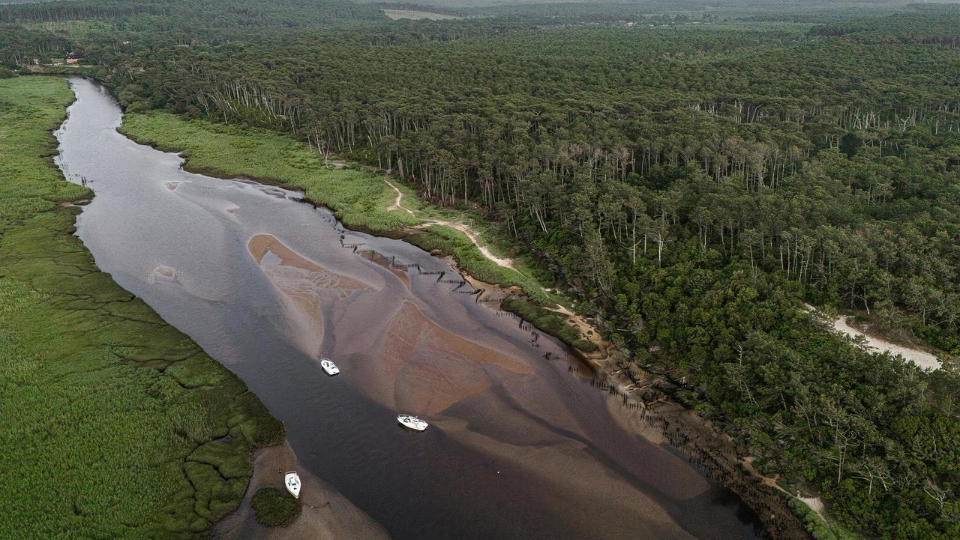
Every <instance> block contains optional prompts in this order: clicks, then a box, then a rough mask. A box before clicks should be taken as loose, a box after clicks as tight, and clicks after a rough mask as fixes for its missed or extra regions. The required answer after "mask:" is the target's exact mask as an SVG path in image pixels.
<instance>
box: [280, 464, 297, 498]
mask: <svg viewBox="0 0 960 540" xmlns="http://www.w3.org/2000/svg"><path fill="white" fill-rule="evenodd" d="M283 485H285V486H287V491H289V492H290V494H291V495H293V498H294V499H299V498H300V476H298V475H297V473H295V472H293V471H291V472H288V473H287V475H286V476H284V477H283Z"/></svg>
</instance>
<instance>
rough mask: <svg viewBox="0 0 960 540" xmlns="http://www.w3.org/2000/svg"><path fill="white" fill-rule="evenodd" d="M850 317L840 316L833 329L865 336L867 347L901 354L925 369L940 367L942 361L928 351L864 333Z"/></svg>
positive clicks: (853, 335) (851, 335)
mask: <svg viewBox="0 0 960 540" xmlns="http://www.w3.org/2000/svg"><path fill="white" fill-rule="evenodd" d="M849 319H850V317H840V318H839V319H836V320H835V321H833V329H834V330H836V331H837V332H840V333H842V334H846V335H848V336H850V337H852V338H855V337H857V336H863V338H864V339H866V340H867V347H866V348H867V349H868V350H870V349H873V350H877V351H879V352H888V353H890V354H892V355H900V356H902V357H904V358H906V359H907V360H910V361H911V362H913V363H914V364H916V365H918V366H920V367H922V368H924V369H940V361H939V360H937V357H936V356H934V355H932V354H930V353H928V352H926V351H921V350H918V349H911V348H909V347H903V346H901V345H895V344H893V343H889V342H886V341H884V340H882V339H879V338H875V337H873V336H869V335H867V334H864V333H863V332H861V331H860V330H857V329H856V328H854V327H852V326H850V324H849V323H848V320H849Z"/></svg>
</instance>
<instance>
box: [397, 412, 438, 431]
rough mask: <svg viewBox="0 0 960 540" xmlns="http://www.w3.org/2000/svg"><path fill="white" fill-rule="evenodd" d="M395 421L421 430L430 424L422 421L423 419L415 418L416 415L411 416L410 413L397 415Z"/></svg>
mask: <svg viewBox="0 0 960 540" xmlns="http://www.w3.org/2000/svg"><path fill="white" fill-rule="evenodd" d="M397 421H398V422H400V423H401V424H403V425H404V426H406V427H408V428H410V429H413V430H416V431H423V430H425V429H427V426H429V425H430V424H428V423H426V422H424V421H423V420H421V419H419V418H417V417H416V416H413V415H410V414H399V415H397Z"/></svg>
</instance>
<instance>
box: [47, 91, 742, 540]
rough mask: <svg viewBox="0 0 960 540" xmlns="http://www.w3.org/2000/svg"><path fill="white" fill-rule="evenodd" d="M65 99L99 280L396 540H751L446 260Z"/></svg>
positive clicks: (569, 367) (100, 105)
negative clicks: (213, 368) (418, 423)
mask: <svg viewBox="0 0 960 540" xmlns="http://www.w3.org/2000/svg"><path fill="white" fill-rule="evenodd" d="M72 84H73V87H74V90H75V92H76V93H77V96H78V101H77V102H76V103H75V104H74V105H73V106H72V107H71V108H70V111H69V113H70V115H69V119H68V120H67V122H65V124H64V126H63V127H62V128H61V129H60V131H58V133H57V135H58V137H59V139H60V141H61V156H60V158H59V159H58V163H59V164H60V166H61V168H62V169H63V171H64V173H65V175H66V177H67V178H68V179H69V180H70V181H74V182H81V181H83V180H86V182H87V183H88V185H89V186H90V187H92V188H93V189H94V190H95V191H96V198H95V199H94V200H93V202H92V203H91V204H90V205H89V206H87V207H85V208H84V211H83V213H82V214H81V215H80V217H79V218H78V220H77V226H78V232H77V234H78V235H79V236H80V238H81V239H82V240H83V242H84V244H86V246H87V247H88V248H89V249H90V251H91V252H93V254H94V256H95V257H96V261H97V264H98V266H99V267H100V268H101V269H103V270H104V271H105V272H109V273H110V274H111V275H112V276H113V278H114V279H115V280H116V281H117V282H118V283H120V285H122V286H123V287H124V288H126V289H127V290H129V291H131V292H133V293H135V294H137V295H138V296H140V297H142V298H143V299H144V300H145V301H146V302H147V303H148V304H150V305H151V306H152V307H153V308H154V309H155V310H157V312H159V313H160V315H161V316H163V318H164V319H166V320H167V321H169V322H170V323H171V324H173V325H174V326H176V327H177V328H179V329H180V330H182V331H183V332H185V333H187V334H189V335H190V336H191V337H192V338H193V339H194V340H196V341H197V342H198V343H199V344H200V345H201V346H202V347H203V348H204V350H206V351H207V352H208V353H209V354H210V355H211V356H212V357H214V358H216V359H217V360H219V361H220V362H222V363H223V364H225V365H226V366H227V367H228V368H229V369H231V370H233V371H234V372H235V373H237V374H238V375H240V376H241V377H242V378H243V379H244V381H246V383H247V384H248V385H249V387H250V388H251V389H252V390H253V391H255V392H256V393H257V395H259V396H260V398H261V399H262V400H263V402H264V403H265V404H266V405H267V406H268V407H269V408H270V411H271V413H273V414H274V415H275V416H276V417H278V418H280V419H281V420H283V421H284V422H285V423H286V426H287V436H288V439H289V441H290V443H291V445H292V446H293V448H294V449H295V451H296V452H297V455H298V458H299V460H300V462H301V463H302V465H303V466H305V467H307V468H308V469H309V470H310V472H312V473H313V474H315V475H317V476H319V477H320V478H323V479H324V480H326V481H327V482H329V483H330V484H332V485H333V486H334V487H335V488H336V489H337V490H339V491H340V492H341V493H342V494H343V495H345V496H346V497H347V498H349V499H350V500H351V501H352V502H353V503H354V504H355V505H357V506H358V507H359V508H360V509H362V510H363V511H365V512H366V513H367V514H369V515H370V516H371V517H372V518H373V519H375V520H377V521H378V522H380V523H381V524H383V526H384V527H386V529H387V530H388V531H389V533H390V535H391V536H392V537H394V538H396V539H410V540H428V539H437V540H440V539H442V540H450V539H472V538H477V539H517V540H520V539H524V540H531V539H593V538H597V539H599V538H604V539H614V538H624V539H628V538H629V539H689V538H699V539H704V540H712V539H747V538H756V535H755V532H754V527H755V525H754V524H755V521H754V519H753V515H752V514H751V513H750V512H749V510H747V509H746V508H745V507H744V506H743V505H742V504H740V503H739V501H738V499H736V498H735V497H734V496H732V495H731V494H730V493H729V492H728V491H727V490H725V489H723V488H721V487H719V486H718V485H716V484H715V483H713V482H710V481H708V480H706V479H705V478H704V477H703V476H701V475H700V474H698V473H697V471H696V470H694V469H693V468H691V467H690V466H688V465H687V463H686V461H685V460H684V459H682V458H679V457H677V456H676V455H675V454H673V453H671V452H670V451H669V450H668V449H667V448H665V447H661V446H657V445H654V444H652V443H650V442H648V441H647V440H646V439H644V438H642V437H640V436H639V435H637V434H636V433H634V432H633V431H632V430H631V429H630V428H629V427H626V426H629V425H630V422H629V420H630V418H629V413H627V412H626V411H622V410H620V409H619V408H618V405H617V404H616V403H615V402H613V401H611V400H609V398H608V397H607V396H606V395H605V394H604V393H601V392H599V391H597V390H596V389H594V388H592V387H591V386H590V385H589V384H586V382H587V380H588V379H587V378H586V377H587V375H584V374H582V373H583V372H585V370H584V369H583V368H582V367H581V366H579V365H578V364H577V362H576V360H575V359H573V358H572V357H571V356H569V355H568V353H567V351H566V349H565V348H564V347H563V346H562V345H561V344H558V343H557V342H555V341H553V340H551V339H548V338H547V337H545V336H541V337H540V338H539V339H538V340H536V342H534V340H533V337H532V335H531V332H530V330H529V329H525V328H521V327H520V324H519V323H518V321H517V320H516V319H514V318H513V317H512V316H507V315H505V314H503V313H502V312H499V311H498V310H497V309H496V308H495V307H494V306H495V305H494V304H484V303H477V302H476V301H475V297H474V296H472V295H470V294H469V292H471V287H470V286H469V285H467V286H460V281H461V279H460V277H459V275H458V274H456V273H455V272H454V271H453V270H452V269H451V268H450V267H449V266H447V265H446V264H445V263H444V262H443V261H441V260H438V259H436V258H434V257H431V256H430V255H429V254H427V253H425V252H423V251H421V250H420V249H418V248H415V247H413V246H410V245H409V244H405V243H403V242H400V241H394V240H389V239H382V238H376V237H372V236H369V235H365V234H360V233H355V232H351V231H343V229H342V226H341V225H340V224H339V223H338V222H337V221H336V219H335V218H334V217H333V216H332V215H331V213H330V212H328V211H325V210H322V209H321V210H318V209H314V208H313V207H311V206H309V205H305V204H299V203H297V202H295V201H293V200H291V197H296V196H297V195H298V194H296V193H293V192H290V191H286V190H282V189H278V188H275V187H268V186H263V185H260V184H257V183H254V182H250V181H244V180H222V179H215V178H209V177H205V176H200V175H195V174H189V173H186V172H183V171H181V170H180V166H181V163H182V159H181V158H179V157H178V156H177V155H175V154H169V153H163V152H159V151H157V150H154V149H152V148H149V147H146V146H142V145H138V144H135V143H133V142H132V141H130V140H128V139H127V138H125V137H123V136H122V135H120V134H118V133H117V131H116V129H115V128H116V127H117V126H118V125H119V124H120V121H121V112H120V110H119V108H118V107H117V104H116V102H115V101H114V99H113V98H112V97H111V96H110V95H109V93H108V92H107V91H105V90H104V89H102V88H100V87H98V86H96V85H95V84H93V83H91V82H89V81H86V80H82V79H73V80H72ZM341 239H342V242H341ZM341 243H344V244H346V246H347V247H341ZM352 245H359V247H358V248H356V249H353V248H352V247H351V246H352ZM464 293H467V294H464ZM547 352H550V353H552V354H553V355H554V356H553V359H552V360H548V359H546V358H545V357H544V355H545V353H547ZM321 355H322V356H328V357H330V358H332V359H334V360H335V361H336V362H337V364H338V365H339V367H340V369H341V375H340V376H338V377H334V378H331V377H327V376H326V375H325V374H324V373H323V372H322V371H321V369H320V366H319V363H318V358H319V357H320V356H321ZM577 369H579V370H580V373H578V372H577V371H576V370H577ZM397 412H410V413H414V414H419V415H421V417H422V418H424V419H426V420H428V421H429V422H430V423H431V427H430V429H429V430H427V431H426V432H425V433H422V434H415V433H411V432H408V431H405V430H404V429H402V428H401V427H399V426H398V424H397V421H396V414H397Z"/></svg>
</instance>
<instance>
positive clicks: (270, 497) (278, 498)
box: [250, 487, 302, 527]
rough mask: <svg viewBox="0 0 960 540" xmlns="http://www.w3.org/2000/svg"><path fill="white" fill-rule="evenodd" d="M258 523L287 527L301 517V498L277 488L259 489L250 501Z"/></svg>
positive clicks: (266, 525) (265, 525) (267, 525)
mask: <svg viewBox="0 0 960 540" xmlns="http://www.w3.org/2000/svg"><path fill="white" fill-rule="evenodd" d="M250 505H251V506H253V513H254V516H255V517H256V518H257V523H259V524H261V525H263V526H264V527H286V526H288V525H290V524H291V523H293V522H294V520H296V519H297V518H298V517H300V511H301V509H302V507H301V506H300V499H294V498H293V497H291V496H290V495H288V494H287V493H284V492H283V491H280V490H279V489H277V488H272V487H268V488H262V489H258V490H257V492H256V493H254V494H253V499H252V500H251V501H250Z"/></svg>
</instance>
